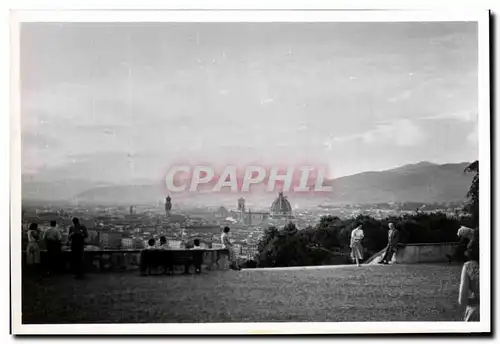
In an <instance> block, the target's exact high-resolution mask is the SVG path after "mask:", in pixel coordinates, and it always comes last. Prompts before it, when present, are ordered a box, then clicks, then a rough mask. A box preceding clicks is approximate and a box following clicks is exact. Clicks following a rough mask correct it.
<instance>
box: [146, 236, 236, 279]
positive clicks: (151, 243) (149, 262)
mask: <svg viewBox="0 0 500 344" xmlns="http://www.w3.org/2000/svg"><path fill="white" fill-rule="evenodd" d="M229 231H230V228H229V227H224V229H223V231H222V234H221V244H222V245H223V247H224V248H225V249H227V250H228V252H229V262H230V264H229V267H230V269H232V270H236V271H239V270H241V267H240V266H239V264H238V257H237V254H236V252H235V250H234V246H233V243H232V242H231V240H230V239H229ZM169 249H170V247H169V246H168V244H167V239H166V237H164V236H162V237H160V242H159V244H157V242H156V240H155V239H153V238H152V239H149V240H148V246H147V247H146V248H145V251H146V253H145V254H143V255H142V260H141V271H142V274H143V275H147V270H148V269H149V270H150V269H151V267H152V266H153V265H162V266H163V270H164V273H165V274H168V275H172V274H173V265H174V259H173V258H174V257H173V256H172V255H169V254H162V255H161V258H153V256H154V254H153V255H152V254H149V253H147V251H157V250H169ZM200 249H202V248H201V246H200V240H199V239H195V240H194V241H193V247H192V250H200ZM158 257H159V256H158ZM157 259H160V260H161V262H160V264H158V262H156V261H155V260H157ZM191 263H192V264H193V265H194V268H195V273H196V274H199V273H201V265H202V255H193V261H192V262H191V261H190V260H185V262H184V274H189V268H190V266H191Z"/></svg>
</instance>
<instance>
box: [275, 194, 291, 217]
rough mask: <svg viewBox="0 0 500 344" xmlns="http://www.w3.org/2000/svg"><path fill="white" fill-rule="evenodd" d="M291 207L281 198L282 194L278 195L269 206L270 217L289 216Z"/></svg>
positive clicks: (283, 197) (284, 198)
mask: <svg viewBox="0 0 500 344" xmlns="http://www.w3.org/2000/svg"><path fill="white" fill-rule="evenodd" d="M291 214H292V206H291V205H290V202H288V200H287V199H286V197H285V196H283V192H280V193H279V194H278V197H277V198H276V199H275V200H274V202H273V204H272V205H271V215H291Z"/></svg>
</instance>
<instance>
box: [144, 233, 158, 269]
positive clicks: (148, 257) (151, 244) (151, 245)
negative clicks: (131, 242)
mask: <svg viewBox="0 0 500 344" xmlns="http://www.w3.org/2000/svg"><path fill="white" fill-rule="evenodd" d="M155 244H156V241H155V239H149V240H148V246H147V247H146V248H145V250H144V251H142V253H141V275H142V276H147V275H150V274H151V268H152V265H153V260H154V257H153V255H152V254H151V253H153V252H154V250H155V249H156V247H155ZM148 251H153V252H148Z"/></svg>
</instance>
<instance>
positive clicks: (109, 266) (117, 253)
mask: <svg viewBox="0 0 500 344" xmlns="http://www.w3.org/2000/svg"><path fill="white" fill-rule="evenodd" d="M202 251H203V265H202V269H204V270H208V271H210V270H227V269H229V253H228V251H227V250H226V249H204V250H202ZM172 252H173V254H175V252H176V250H172ZM40 255H41V260H42V266H43V265H45V264H46V262H47V252H46V251H41V252H40ZM25 257H26V252H23V261H24V260H25ZM140 257H141V250H125V249H124V250H86V251H85V252H84V260H85V266H86V271H87V272H105V271H128V270H138V269H139V266H140V261H141V260H140ZM59 261H60V268H61V270H62V271H65V272H69V271H71V252H70V251H62V252H61V253H60V259H59ZM23 266H24V263H23ZM177 269H178V270H183V267H176V270H177Z"/></svg>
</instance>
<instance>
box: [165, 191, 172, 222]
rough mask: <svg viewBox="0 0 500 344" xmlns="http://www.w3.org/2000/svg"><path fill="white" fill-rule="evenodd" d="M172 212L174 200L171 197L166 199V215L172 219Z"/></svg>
mask: <svg viewBox="0 0 500 344" xmlns="http://www.w3.org/2000/svg"><path fill="white" fill-rule="evenodd" d="M170 210H172V199H171V198H170V196H167V198H165V215H167V217H170Z"/></svg>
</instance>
